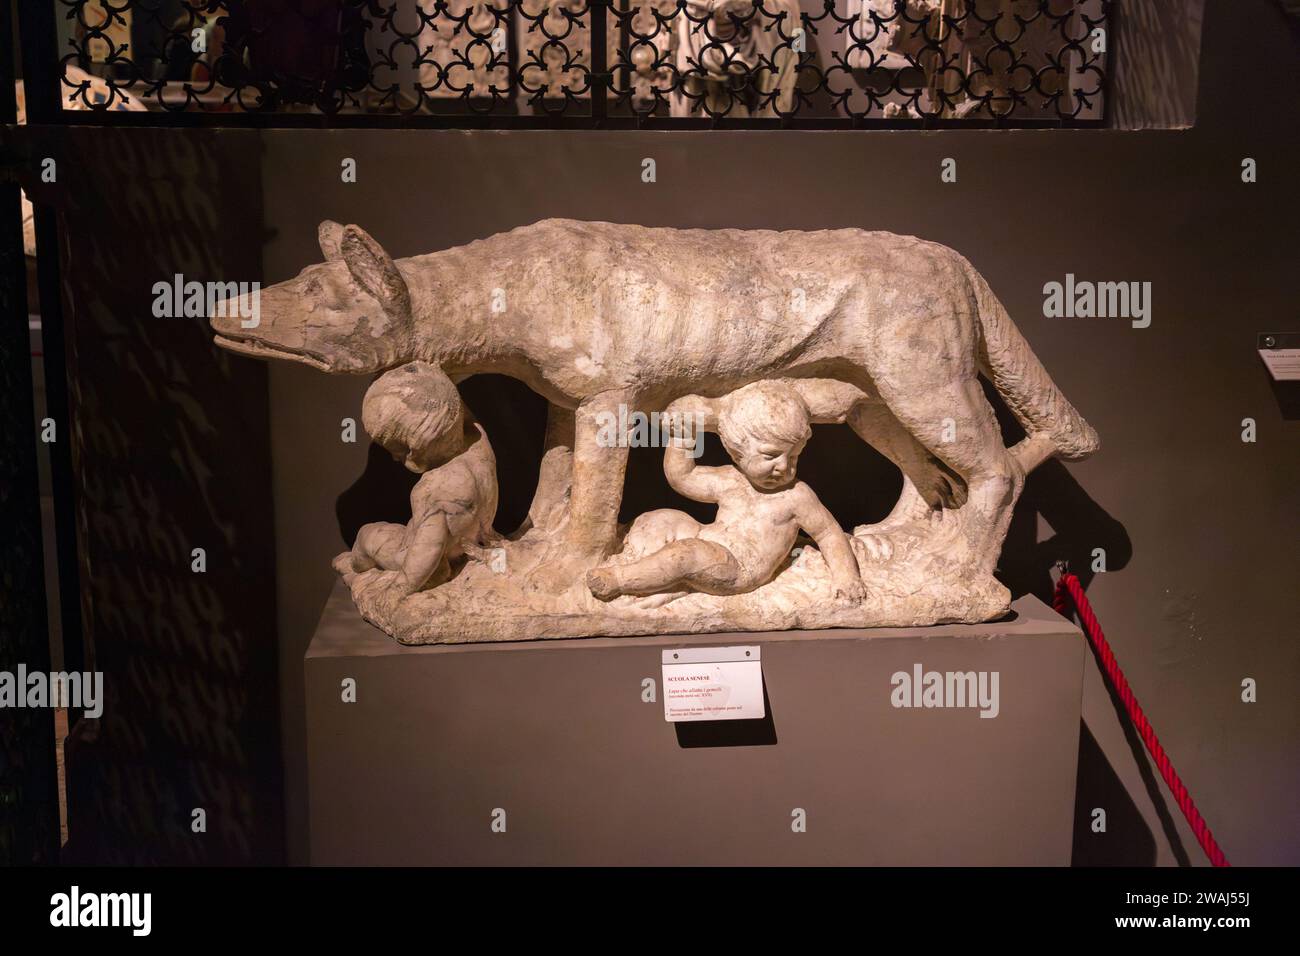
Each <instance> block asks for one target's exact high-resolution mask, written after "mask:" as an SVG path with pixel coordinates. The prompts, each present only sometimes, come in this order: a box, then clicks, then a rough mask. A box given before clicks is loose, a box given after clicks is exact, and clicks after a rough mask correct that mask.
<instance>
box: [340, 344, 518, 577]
mask: <svg viewBox="0 0 1300 956" xmlns="http://www.w3.org/2000/svg"><path fill="white" fill-rule="evenodd" d="M361 421H362V425H363V426H364V428H365V430H366V432H367V434H369V435H370V437H371V438H372V439H374V440H375V441H376V442H377V443H379V444H380V445H381V446H383V448H384V449H385V450H386V451H387V452H389V454H391V455H392V456H393V458H394V459H396V460H397V461H401V462H402V463H403V464H405V466H406V468H407V470H408V471H412V472H415V473H416V474H418V475H420V480H419V481H418V482H416V485H415V487H414V488H413V489H412V490H411V520H410V521H408V522H407V523H406V524H394V523H392V522H387V521H379V522H374V523H371V524H367V525H363V526H362V528H361V530H360V531H359V532H358V533H357V540H356V543H355V544H353V546H352V550H350V551H345V552H343V553H342V554H340V555H339V556H338V557H337V558H335V559H334V569H335V570H336V571H338V572H339V573H340V574H341V575H343V580H344V582H345V583H347V584H348V585H349V586H350V585H351V584H352V580H353V578H355V577H356V576H357V575H358V574H360V573H362V572H364V571H370V570H373V569H376V568H378V569H380V570H383V571H393V572H397V585H396V586H397V587H398V588H399V589H400V590H401V592H402V593H403V594H414V593H415V592H416V591H420V590H424V589H426V588H430V587H436V586H437V585H438V584H441V583H443V582H444V581H446V580H447V579H448V578H449V577H450V576H451V563H452V562H453V561H454V560H456V559H457V558H460V557H462V556H464V555H467V554H468V555H470V556H473V557H478V558H480V559H484V549H485V548H487V547H488V546H490V545H491V544H493V543H494V542H496V541H499V540H500V539H499V536H498V535H497V534H496V532H495V531H494V530H493V529H492V519H493V518H494V517H495V516H496V510H497V477H496V457H495V456H494V455H493V453H492V446H491V444H489V442H488V438H487V433H486V432H484V431H483V429H482V427H480V426H479V424H478V423H477V422H475V421H474V420H473V417H472V416H471V415H468V414H466V409H465V406H464V404H463V403H462V402H461V399H460V393H459V392H458V391H457V390H456V386H455V385H453V384H452V382H451V380H450V379H449V378H447V376H446V375H444V374H443V372H442V371H441V369H439V368H437V366H434V365H430V364H428V363H426V362H411V363H408V364H406V365H402V366H399V367H397V368H395V369H393V370H392V371H389V372H385V373H384V374H383V375H381V376H380V377H379V378H378V379H376V380H375V382H374V384H372V385H371V386H370V388H369V389H367V390H366V395H365V399H364V400H363V403H362V411H361Z"/></svg>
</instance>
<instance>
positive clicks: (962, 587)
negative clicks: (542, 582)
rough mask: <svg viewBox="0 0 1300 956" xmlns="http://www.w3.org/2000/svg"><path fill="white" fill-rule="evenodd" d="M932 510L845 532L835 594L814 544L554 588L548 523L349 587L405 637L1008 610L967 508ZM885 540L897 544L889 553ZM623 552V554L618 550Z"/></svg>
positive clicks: (856, 620) (646, 630) (635, 631)
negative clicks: (858, 597) (671, 573)
mask: <svg viewBox="0 0 1300 956" xmlns="http://www.w3.org/2000/svg"><path fill="white" fill-rule="evenodd" d="M926 514H927V517H926V518H924V519H922V520H917V521H913V522H904V523H900V524H898V525H896V526H893V527H888V528H887V527H885V526H884V525H877V526H872V527H862V528H858V529H856V530H855V532H854V533H853V535H851V536H850V537H849V542H850V544H851V545H852V547H853V549H854V551H855V554H856V557H857V562H858V565H859V568H860V571H861V576H862V583H863V585H864V586H865V588H866V598H865V600H862V601H860V602H851V603H850V602H842V601H836V600H833V598H832V594H833V589H832V584H831V576H830V572H829V570H828V568H827V566H826V561H825V559H823V557H822V556H821V554H820V552H818V550H817V549H816V548H815V547H811V546H809V547H804V548H801V549H798V551H797V553H796V554H795V555H794V556H792V557H791V559H790V560H789V561H788V562H787V563H786V565H785V566H784V567H782V568H781V570H780V571H779V572H778V573H777V574H776V576H775V577H774V579H773V580H771V581H769V582H768V583H767V584H764V585H763V586H761V587H759V588H756V589H755V590H753V591H750V592H748V593H745V594H735V595H729V596H717V595H712V594H699V593H688V594H682V595H662V594H657V595H652V596H649V597H639V598H638V597H620V598H617V599H615V600H613V601H610V602H608V603H606V602H603V601H599V600H597V599H596V598H595V597H593V596H592V594H591V593H590V591H588V590H587V587H586V584H585V583H584V581H583V579H582V575H581V574H579V575H578V576H577V577H578V580H576V581H573V582H572V583H571V584H570V585H569V587H567V589H565V590H564V591H562V592H561V593H558V594H557V593H553V592H550V591H548V590H546V589H545V588H544V587H542V588H539V587H538V586H537V583H536V580H535V578H534V575H535V574H536V573H537V572H540V571H545V570H546V569H547V567H548V565H550V564H551V563H553V562H554V561H556V560H560V559H562V558H563V556H564V553H563V551H562V550H557V545H556V544H555V543H554V542H553V541H552V540H550V539H549V538H548V537H547V536H545V535H541V534H530V535H528V536H525V537H524V538H523V539H521V540H518V541H509V542H502V547H501V548H499V549H497V551H496V556H497V558H499V560H493V559H492V558H490V557H489V558H487V559H486V560H484V559H483V557H484V556H480V557H479V558H476V559H470V560H468V561H467V562H466V563H465V564H464V565H463V566H462V567H461V568H459V569H458V573H457V574H456V576H455V577H453V578H452V579H451V580H450V581H447V582H446V583H443V584H440V585H438V586H437V587H434V588H430V589H428V590H425V591H420V592H418V593H415V594H409V595H408V594H405V593H403V592H402V591H401V590H400V589H399V588H398V587H396V586H394V585H395V579H396V575H395V574H394V573H393V572H388V571H380V570H373V571H367V572H364V573H362V574H358V575H356V576H355V578H354V579H353V580H352V584H351V588H352V595H353V599H354V600H355V602H356V606H357V608H358V609H359V610H360V612H361V615H362V617H364V618H365V619H366V620H367V621H369V622H370V623H372V624H374V625H375V626H377V627H379V628H381V629H383V630H385V631H387V632H388V633H389V634H391V635H393V637H395V638H396V639H397V640H398V641H400V642H401V643H403V644H461V643H470V642H480V641H526V640H537V639H540V638H574V637H625V636H629V635H641V634H710V633H720V632H727V631H788V630H801V629H802V630H813V629H819V628H866V627H909V626H927V625H933V624H951V623H961V624H975V623H979V622H981V621H991V620H995V619H997V618H1000V617H1003V616H1005V615H1006V613H1007V612H1008V610H1009V609H1010V606H1011V593H1010V592H1009V591H1008V590H1007V589H1006V588H1005V587H1003V586H1002V585H1001V584H1000V583H999V582H998V581H997V580H996V579H995V578H993V576H992V575H991V574H988V573H987V572H980V571H979V570H978V569H977V566H976V565H977V559H978V552H977V551H974V550H972V549H971V548H970V547H969V546H968V545H967V543H966V541H965V539H964V528H963V526H962V517H963V515H962V512H961V511H951V512H935V513H932V514H931V513H929V512H928V510H927V511H926ZM886 541H887V542H888V547H889V548H890V549H891V550H890V552H889V554H888V555H886V556H882V555H881V554H880V551H879V549H880V547H881V546H882V542H886ZM873 551H874V553H873ZM627 560H630V558H629V557H628V556H627V555H623V554H620V555H616V556H615V557H614V558H612V559H611V562H612V563H619V562H623V561H627Z"/></svg>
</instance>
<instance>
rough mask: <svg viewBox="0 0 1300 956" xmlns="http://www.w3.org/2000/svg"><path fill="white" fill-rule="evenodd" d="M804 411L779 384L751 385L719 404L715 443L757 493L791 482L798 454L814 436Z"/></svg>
mask: <svg viewBox="0 0 1300 956" xmlns="http://www.w3.org/2000/svg"><path fill="white" fill-rule="evenodd" d="M808 419H809V415H808V406H807V405H805V404H804V401H803V399H802V398H801V397H800V396H799V393H798V392H796V391H795V390H794V389H792V388H790V387H789V386H787V385H782V384H780V383H778V382H755V383H753V384H752V385H746V386H745V387H744V388H739V389H736V391H734V392H732V393H731V394H730V395H727V396H726V397H725V398H723V400H722V403H721V407H720V408H719V409H718V437H719V438H721V439H722V446H723V447H724V448H725V449H727V454H728V455H730V456H731V460H732V461H734V462H735V463H736V467H737V468H739V469H740V471H741V473H742V474H744V476H745V477H746V478H748V479H749V483H750V484H752V485H753V486H754V487H755V488H758V489H759V490H760V491H776V490H778V489H781V488H784V487H786V486H787V485H789V484H790V483H791V482H793V481H794V478H795V469H796V467H797V465H798V461H799V453H800V452H802V451H803V447H804V445H806V444H807V443H808V439H809V438H810V437H811V436H812V428H811V426H810V425H809V424H808Z"/></svg>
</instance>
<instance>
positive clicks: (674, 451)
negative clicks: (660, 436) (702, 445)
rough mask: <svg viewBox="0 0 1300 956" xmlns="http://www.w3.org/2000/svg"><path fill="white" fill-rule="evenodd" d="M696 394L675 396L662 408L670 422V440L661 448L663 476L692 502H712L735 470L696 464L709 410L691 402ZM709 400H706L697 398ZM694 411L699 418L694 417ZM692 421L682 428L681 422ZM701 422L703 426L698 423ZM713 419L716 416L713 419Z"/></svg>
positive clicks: (725, 487)
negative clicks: (672, 400) (675, 397)
mask: <svg viewBox="0 0 1300 956" xmlns="http://www.w3.org/2000/svg"><path fill="white" fill-rule="evenodd" d="M695 399H698V396H693V395H692V396H687V398H686V399H678V400H677V401H675V402H673V403H672V404H671V405H669V406H668V408H667V409H666V410H665V411H664V414H665V415H667V416H669V420H670V422H671V427H672V434H673V440H672V441H671V442H670V443H669V445H668V447H667V448H665V449H664V477H665V478H667V479H668V484H670V485H672V487H673V489H674V490H675V491H677V492H679V493H680V494H683V495H685V496H686V497H687V498H690V499H691V500H692V501H702V502H707V503H714V502H716V501H717V500H718V498H719V497H720V496H721V495H722V494H723V493H725V491H726V490H727V488H728V487H729V486H730V484H731V479H732V476H733V475H734V474H735V470H734V469H732V468H713V467H708V466H706V467H703V468H701V467H697V466H696V464H695V461H696V459H697V458H699V448H698V445H697V444H696V443H698V442H702V441H704V435H703V434H702V431H703V430H704V427H707V424H708V423H709V421H710V418H709V414H710V413H709V412H708V411H706V410H705V408H704V407H703V406H701V405H698V404H697V403H696V402H694V401H691V400H695ZM698 401H699V402H708V401H709V400H708V399H698ZM697 414H698V415H699V416H702V418H701V417H696V416H697ZM686 421H689V422H690V423H691V425H690V427H689V428H686V429H683V428H682V425H683V423H684V422H686ZM701 421H703V423H704V424H703V425H699V424H698V423H700V422H701ZM712 421H716V417H714V418H713V419H712Z"/></svg>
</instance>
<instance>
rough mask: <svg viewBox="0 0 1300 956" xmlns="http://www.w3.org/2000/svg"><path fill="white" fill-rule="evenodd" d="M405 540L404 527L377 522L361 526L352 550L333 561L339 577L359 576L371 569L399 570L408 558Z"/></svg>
mask: <svg viewBox="0 0 1300 956" xmlns="http://www.w3.org/2000/svg"><path fill="white" fill-rule="evenodd" d="M405 537H406V525H404V524H393V523H391V522H388V521H375V522H372V523H371V524H366V525H362V526H361V530H360V531H358V532H357V540H356V542H355V543H354V544H353V545H352V550H351V551H344V552H343V553H342V554H340V555H339V556H338V557H337V558H335V559H334V569H335V570H336V571H338V572H339V573H340V574H359V573H360V572H362V571H369V570H371V569H372V568H380V569H381V570H384V571H398V570H400V569H401V567H402V560H403V558H404V557H405V548H404V544H403V542H404V539H405Z"/></svg>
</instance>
